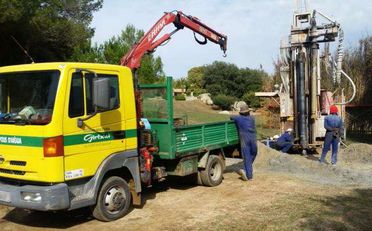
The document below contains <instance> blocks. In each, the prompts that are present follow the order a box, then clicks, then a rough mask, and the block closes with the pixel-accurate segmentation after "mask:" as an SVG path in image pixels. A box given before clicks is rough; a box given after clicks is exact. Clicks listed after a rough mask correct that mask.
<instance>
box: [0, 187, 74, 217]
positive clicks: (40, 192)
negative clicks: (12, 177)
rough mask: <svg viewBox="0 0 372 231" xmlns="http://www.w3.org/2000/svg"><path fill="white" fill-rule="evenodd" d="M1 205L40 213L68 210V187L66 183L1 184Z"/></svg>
mask: <svg viewBox="0 0 372 231" xmlns="http://www.w3.org/2000/svg"><path fill="white" fill-rule="evenodd" d="M0 204H2V205H7V206H11V207H17V208H24V209H31V210H39V211H50V210H63V209H68V208H69V207H70V199H69V193H68V186H67V185H66V184H65V183H59V184H56V185H51V186H36V185H23V186H15V185H9V184H4V183H2V182H0Z"/></svg>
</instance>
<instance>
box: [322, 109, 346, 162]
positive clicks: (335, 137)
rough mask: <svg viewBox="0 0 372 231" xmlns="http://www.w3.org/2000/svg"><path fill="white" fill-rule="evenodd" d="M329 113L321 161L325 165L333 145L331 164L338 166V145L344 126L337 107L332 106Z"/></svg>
mask: <svg viewBox="0 0 372 231" xmlns="http://www.w3.org/2000/svg"><path fill="white" fill-rule="evenodd" d="M329 111H330V114H329V115H328V116H327V117H326V118H325V120H324V128H325V129H326V130H327V131H326V135H325V139H324V145H323V151H322V156H321V157H320V159H319V161H320V162H321V163H324V161H325V158H326V155H327V152H328V151H329V149H330V148H331V145H332V156H331V164H332V166H336V162H337V152H338V145H339V143H340V137H341V136H342V134H343V130H344V125H343V122H342V119H341V117H339V116H338V115H337V112H338V109H337V107H336V106H335V105H332V106H331V107H330V109H329Z"/></svg>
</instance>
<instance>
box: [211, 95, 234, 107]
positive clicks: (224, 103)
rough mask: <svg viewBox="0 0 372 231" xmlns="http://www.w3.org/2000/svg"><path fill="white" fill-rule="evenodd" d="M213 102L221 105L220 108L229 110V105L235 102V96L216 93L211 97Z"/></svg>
mask: <svg viewBox="0 0 372 231" xmlns="http://www.w3.org/2000/svg"><path fill="white" fill-rule="evenodd" d="M212 100H213V103H214V104H215V105H217V106H219V107H221V109H222V110H229V109H230V107H231V105H232V104H233V103H234V102H235V100H236V98H235V97H233V96H228V95H222V94H220V95H217V96H214V97H213V98H212Z"/></svg>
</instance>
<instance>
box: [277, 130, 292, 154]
mask: <svg viewBox="0 0 372 231" xmlns="http://www.w3.org/2000/svg"><path fill="white" fill-rule="evenodd" d="M277 145H278V146H279V148H280V151H281V152H285V153H286V152H288V150H289V149H290V148H291V147H292V146H293V136H292V135H291V134H290V133H289V132H285V133H283V134H282V135H281V136H280V137H279V138H278V140H277Z"/></svg>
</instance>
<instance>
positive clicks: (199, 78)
mask: <svg viewBox="0 0 372 231" xmlns="http://www.w3.org/2000/svg"><path fill="white" fill-rule="evenodd" d="M204 73H205V66H200V67H193V68H191V69H190V70H189V71H188V72H187V79H186V80H187V82H188V85H189V86H190V87H189V88H190V89H189V91H192V92H194V93H195V95H199V94H201V93H205V90H204V89H203V77H204Z"/></svg>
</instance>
